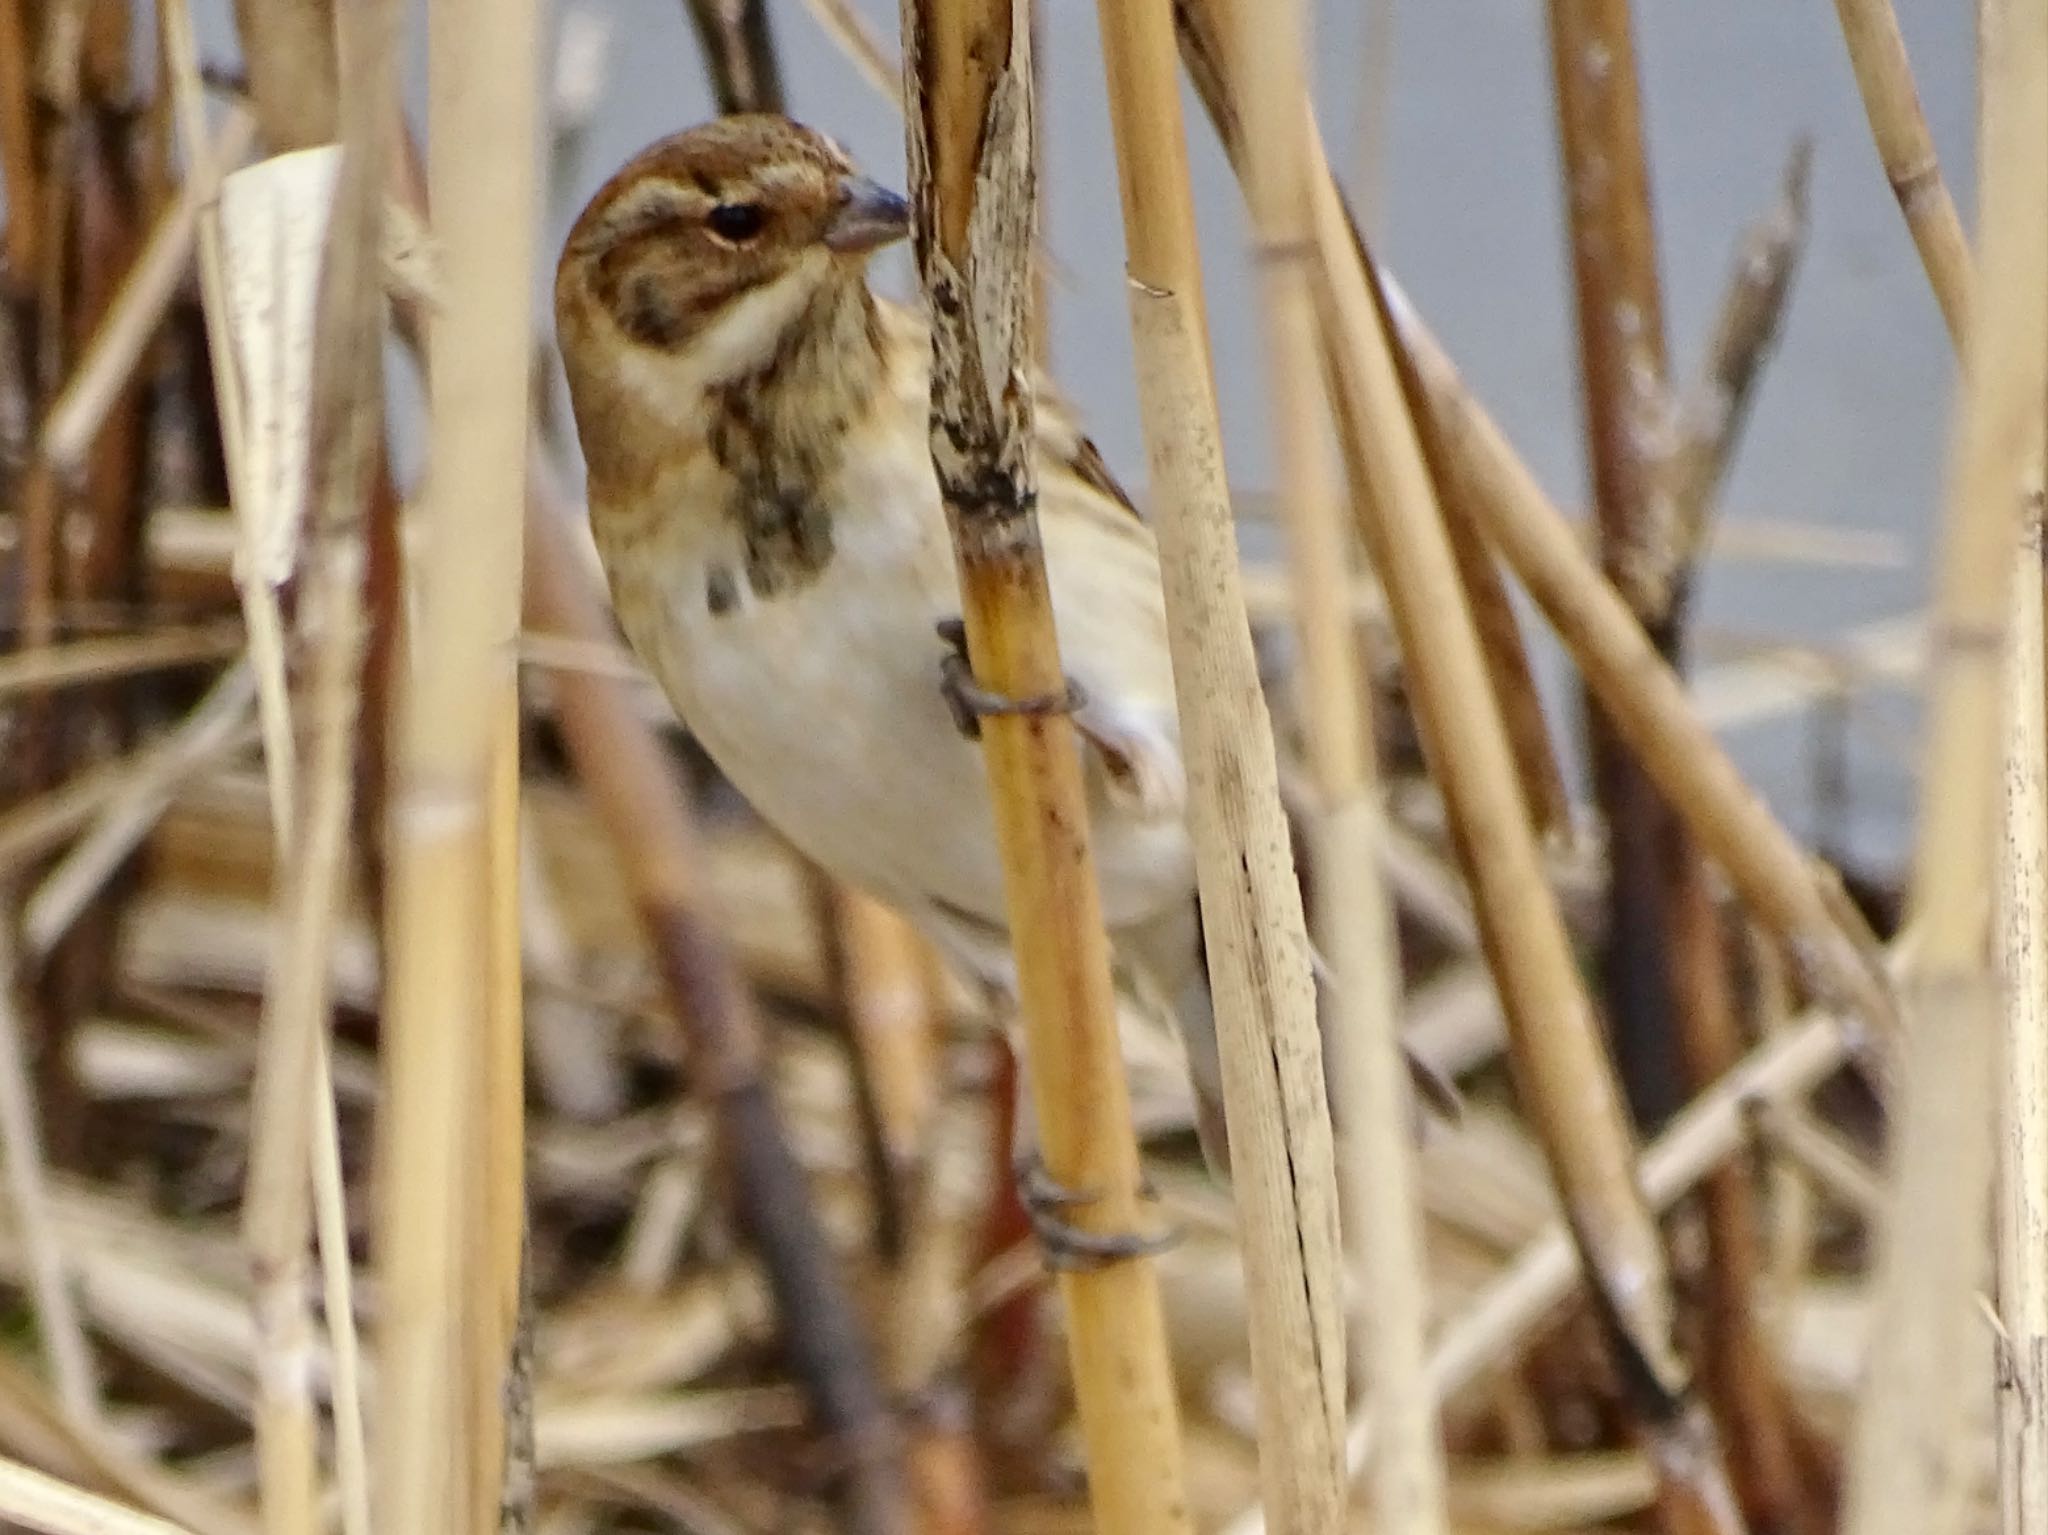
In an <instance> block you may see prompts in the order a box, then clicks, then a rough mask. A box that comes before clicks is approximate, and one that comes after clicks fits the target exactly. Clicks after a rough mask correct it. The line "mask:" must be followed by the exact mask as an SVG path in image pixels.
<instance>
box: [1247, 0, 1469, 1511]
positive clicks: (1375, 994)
mask: <svg viewBox="0 0 2048 1535" xmlns="http://www.w3.org/2000/svg"><path fill="white" fill-rule="evenodd" d="M1304 9H1305V6H1304V5H1303V4H1301V3H1298V0H1268V3H1263V4H1262V3H1259V0H1235V24H1236V27H1237V39H1238V44H1239V51H1240V56H1241V57H1242V59H1243V61H1244V62H1243V73H1242V76H1241V78H1242V80H1243V82H1244V94H1243V98H1242V99H1243V103H1244V118H1243V120H1244V134H1245V147H1244V157H1243V163H1244V166H1245V171H1246V175H1245V187H1246V199H1247V202H1248V204H1249V205H1250V208H1251V214H1252V223H1253V229H1254V239H1255V241H1256V245H1255V252H1256V255H1257V257H1258V270H1259V282H1260V288H1261V297H1262V299H1263V303H1264V308H1265V325H1266V334H1267V345H1266V357H1267V388H1268V399H1269V402H1270V403H1269V407H1268V413H1269V415H1270V417H1271V423H1272V430H1273V433H1274V456H1275V461H1276V462H1277V463H1279V464H1280V465H1281V473H1282V484H1281V486H1280V494H1281V499H1282V504H1283V510H1284V512H1285V514H1286V519H1287V543H1288V555H1289V568H1290V574H1291V578H1292V585H1293V589H1294V595H1295V624H1296V630H1297V633H1298V634H1299V635H1300V638H1301V646H1302V677H1301V681H1302V693H1303V698H1302V718H1303V720H1304V722H1305V729H1306V731H1307V735H1308V758H1309V769H1310V773H1311V775H1312V777H1313V781H1314V787H1315V791H1316V801H1317V802H1316V804H1315V806H1314V807H1313V812H1312V819H1311V848H1312V855H1311V866H1312V872H1313V878H1314V881H1315V889H1316V892H1317V897H1318V899H1317V911H1316V917H1317V921H1316V935H1317V938H1318V941H1319V946H1320V948H1321V950H1322V953H1323V957H1324V959H1325V960H1326V961H1327V963H1328V964H1329V967H1330V977H1331V979H1330V985H1329V988H1328V990H1329V994H1328V996H1327V997H1326V998H1325V999H1324V1002H1323V1005H1324V1006H1325V1007H1327V1008H1328V1009H1329V1010H1330V1014H1329V1016H1330V1019H1331V1023H1332V1028H1331V1030H1330V1034H1329V1036H1328V1038H1329V1040H1330V1053H1331V1055H1332V1056H1333V1057H1334V1059H1331V1060H1326V1069H1328V1070H1329V1071H1330V1073H1331V1080H1332V1083H1333V1084H1334V1091H1333V1094H1332V1096H1333V1098H1334V1099H1335V1102H1336V1104H1337V1106H1338V1109H1339V1114H1340V1118H1341V1120H1342V1122H1343V1124H1344V1127H1345V1129H1344V1133H1343V1135H1342V1136H1341V1137H1340V1139H1339V1142H1338V1150H1339V1153H1340V1165H1341V1169H1342V1175H1343V1180H1344V1188H1343V1192H1344V1210H1345V1212H1346V1215H1347V1217H1348V1219H1347V1227H1348V1230H1347V1236H1346V1247H1347V1249H1348V1252H1349V1261H1350V1263H1351V1266H1352V1271H1353V1273H1354V1275H1355V1276H1356V1282H1357V1293H1356V1295H1355V1302H1354V1309H1353V1312H1352V1315H1353V1317H1354V1318H1355V1319H1356V1325H1357V1326H1358V1327H1359V1328H1360V1330H1361V1331H1362V1332H1363V1333H1364V1335H1365V1336H1364V1339H1363V1340H1362V1342H1358V1343H1354V1344H1353V1348H1352V1352H1353V1356H1354V1357H1356V1358H1358V1359H1359V1360H1361V1361H1362V1363H1363V1366H1364V1374H1365V1394H1366V1397H1367V1399H1368V1400H1369V1401H1371V1402H1372V1404H1373V1411H1374V1415H1375V1417H1376V1419H1377V1421H1378V1422H1379V1424H1380V1425H1381V1436H1382V1438H1381V1450H1380V1453H1379V1456H1378V1457H1377V1458H1376V1460H1375V1461H1374V1463H1373V1467H1372V1474H1371V1477H1370V1487H1371V1492H1372V1508H1373V1515H1374V1528H1375V1529H1377V1530H1381V1531H1383V1532H1385V1535H1432V1532H1437V1531H1441V1530H1443V1529H1444V1527H1445V1525H1444V1520H1445V1511H1444V1463H1443V1447H1442V1444H1441V1442H1440V1439H1439V1437H1438V1429H1437V1419H1436V1411H1435V1406H1434V1403H1433V1402H1432V1401H1431V1399H1430V1396H1429V1392H1428V1390H1427V1388H1426V1386H1425V1385H1424V1383H1423V1361H1424V1358H1425V1355H1426V1352H1427V1343H1426V1334H1427V1329H1428V1325H1429V1289H1428V1274H1427V1268H1426V1264H1425V1260H1424V1256H1423V1242H1422V1213H1421V1204H1420V1200H1419V1197H1418V1194H1417V1189H1416V1169H1415V1157H1414V1149H1413V1146H1412V1143H1411V1126H1412V1124H1413V1105H1412V1100H1411V1099H1410V1097H1409V1089H1408V1073H1407V1068H1406V1065H1405V1063H1404V1060H1403V1056H1402V1050H1401V1040H1400V1022H1399V1019H1400V962H1399V959H1398V950H1397V948H1396V944H1395V940H1394V929H1393V912H1392V909H1391V907H1390V905H1389V903H1388V899H1387V893H1386V888H1385V886H1384V885H1383V884H1382V883H1381V880H1380V876H1379V872H1378V863H1379V848H1378V844H1379V841H1380V835H1381V824H1382V821H1383V819H1384V814H1385V812H1384V807H1383V804H1382V801H1381V796H1380V785H1379V776H1378V771H1377V765H1376V763H1375V761H1374V754H1375V739H1374V733H1373V728H1372V720H1371V716H1370V713H1369V708H1370V699H1371V693H1370V691H1369V690H1368V687H1367V685H1366V681H1365V679H1364V677H1363V676H1362V670H1363V669H1362V667H1361V666H1360V659H1361V658H1360V653H1359V647H1358V643H1357V629H1356V626H1355V624H1354V623H1353V621H1352V612H1351V601H1350V595H1351V580H1352V576H1351V570H1352V565H1353V539H1352V535H1351V531H1350V529H1348V528H1347V527H1346V526H1345V525H1344V521H1343V514H1342V509H1341V508H1340V506H1339V504H1338V501H1337V494H1336V489H1337V488H1336V484H1335V482H1334V477H1333V476H1332V474H1331V472H1330V443H1329V441H1328V438H1327V436H1326V434H1325V431H1324V429H1323V428H1324V419H1325V410H1326V408H1327V407H1326V406H1325V404H1324V403H1323V402H1321V401H1319V400H1318V399H1317V398H1316V395H1315V388H1316V382H1317V379H1318V376H1319V373H1318V365H1319V362H1320V353H1321V347H1320V345H1319V335H1320V326H1319V323H1318V320H1317V316H1316V309H1315V300H1316V289H1315V276H1316V268H1315V255H1316V248H1315V243H1314V208H1313V196H1312V190H1311V186H1310V179H1309V173H1310V171H1311V169H1312V168H1313V161H1312V158H1311V152H1312V146H1311V144H1310V143H1309V137H1308V134H1307V132H1306V131H1305V130H1306V129H1307V128H1308V126H1309V124H1310V122H1311V119H1310V118H1309V116H1308V115H1307V114H1305V113H1304V112H1303V111H1302V103H1303V102H1304V101H1306V100H1307V99H1309V86H1308V80H1307V71H1306V48H1305V35H1304V34H1305V31H1306V25H1305V22H1304V18H1303V15H1302V12H1303V10H1304ZM1267 1410H1268V1411H1269V1412H1273V1413H1278V1412H1283V1411H1287V1410H1289V1404H1287V1403H1286V1402H1284V1401H1279V1400H1275V1401H1273V1402H1271V1403H1270V1404H1269V1405H1268V1407H1267ZM1282 1432H1284V1430H1283V1431H1282ZM1304 1469H1305V1470H1316V1471H1320V1470H1322V1469H1323V1467H1322V1465H1321V1463H1320V1462H1318V1463H1317V1465H1316V1466H1314V1467H1311V1468H1304ZM1318 1491H1321V1489H1318ZM1330 1492H1331V1494H1332V1496H1333V1498H1334V1507H1333V1508H1332V1509H1331V1510H1330V1511H1329V1512H1328V1513H1327V1514H1323V1513H1322V1511H1320V1510H1319V1511H1318V1514H1319V1517H1326V1518H1328V1519H1329V1520H1330V1521H1331V1523H1330V1527H1331V1528H1338V1527H1341V1526H1342V1524H1343V1520H1344V1514H1343V1510H1344V1507H1345V1504H1346V1502H1347V1501H1348V1500H1347V1498H1346V1497H1345V1494H1344V1488H1343V1485H1342V1482H1341V1480H1340V1481H1339V1482H1338V1484H1337V1485H1336V1487H1335V1488H1333V1489H1330ZM1289 1527H1292V1526H1289Z"/></svg>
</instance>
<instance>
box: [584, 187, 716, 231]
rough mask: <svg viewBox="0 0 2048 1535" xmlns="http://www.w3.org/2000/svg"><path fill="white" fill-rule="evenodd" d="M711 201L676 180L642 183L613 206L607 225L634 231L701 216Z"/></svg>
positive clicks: (616, 229) (620, 229)
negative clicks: (666, 220)
mask: <svg viewBox="0 0 2048 1535" xmlns="http://www.w3.org/2000/svg"><path fill="white" fill-rule="evenodd" d="M709 204H710V200H709V199H708V198H706V197H705V196H704V194H703V193H702V192H700V191H698V190H697V189H696V188H695V187H686V186H682V185H680V184H679V183H677V182H673V181H643V182H641V183H640V184H639V185H638V186H635V187H632V188H630V189H628V191H627V192H626V194H625V196H623V197H621V198H620V199H619V200H618V202H616V203H615V204H613V206H612V210H611V213H610V215H609V216H608V217H607V218H606V219H605V222H606V223H607V224H608V225H610V226H611V228H612V229H613V230H614V231H622V230H627V229H634V228H638V227H641V226H643V225H648V224H656V223H660V222H661V221H662V220H664V219H672V218H687V217H690V216H692V215H695V214H698V213H702V212H703V211H704V209H705V208H706V207H708V206H709Z"/></svg>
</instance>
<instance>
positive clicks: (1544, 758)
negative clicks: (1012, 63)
mask: <svg viewBox="0 0 2048 1535" xmlns="http://www.w3.org/2000/svg"><path fill="white" fill-rule="evenodd" d="M1174 22H1175V27H1176V31H1177V36H1178V40H1179V42H1180V47H1181V57H1182V60H1183V62H1184V63H1185V64H1186V65H1187V69H1188V75H1189V78H1190V79H1191V80H1192V81H1193V82H1194V84H1195V88H1196V90H1197V92H1198V93H1199V94H1200V96H1201V98H1202V102H1203V106H1204V107H1205V108H1206V109H1207V111H1208V114H1209V117H1210V120H1211V122H1212V123H1213V124H1214V126H1215V128H1216V131H1217V134H1218V135H1219V136H1220V137H1221V138H1222V140H1223V146H1224V149H1225V151H1226V152H1227V153H1228V154H1229V155H1230V156H1231V157H1232V160H1233V162H1234V163H1235V164H1236V165H1237V166H1238V167H1239V169H1240V171H1241V170H1242V163H1243V154H1244V142H1243V130H1242V125H1241V123H1240V121H1239V118H1238V113H1237V106H1236V103H1235V100H1234V99H1233V98H1232V97H1231V95H1230V92H1229V87H1228V86H1227V84H1226V83H1225V81H1224V78H1223V75H1224V43H1223V38H1222V36H1221V35H1220V34H1219V33H1218V32H1217V31H1216V28H1217V26H1218V23H1217V21H1216V18H1215V17H1214V16H1213V15H1211V14H1210V8H1209V7H1207V6H1203V5H1191V4H1188V3H1185V0H1183V3H1179V4H1176V5H1175V7H1174ZM1340 195H1341V194H1340ZM1322 339H1323V346H1322V366H1323V372H1324V387H1325V388H1326V389H1328V390H1329V391H1330V395H1331V401H1332V404H1333V406H1334V408H1335V414H1336V418H1337V426H1338V431H1339V434H1340V435H1341V434H1342V433H1343V432H1344V431H1345V430H1346V427H1345V422H1346V421H1348V419H1349V418H1350V415H1351V407H1350V406H1349V404H1348V403H1346V401H1345V400H1344V397H1343V390H1344V380H1343V377H1342V374H1341V372H1340V370H1339V369H1338V367H1337V362H1336V352H1335V348H1334V346H1333V345H1332V344H1331V341H1330V338H1329V336H1328V335H1327V333H1325V334H1324V336H1323V338H1322ZM1416 425H1417V428H1418V430H1421V431H1422V435H1423V451H1424V453H1425V454H1426V455H1428V457H1429V458H1430V460H1431V462H1432V464H1434V461H1435V458H1436V455H1437V453H1438V451H1439V449H1438V445H1437V443H1436V442H1435V441H1434V440H1433V437H1432V436H1431V434H1430V432H1429V431H1427V430H1424V429H1425V428H1427V427H1428V425H1429V423H1428V422H1426V421H1422V420H1418V421H1417V423H1416ZM1345 459H1346V464H1347V471H1346V472H1347V478H1348V479H1353V481H1354V482H1353V483H1352V485H1351V495H1352V497H1353V499H1354V500H1356V499H1357V498H1358V497H1360V496H1363V495H1366V494H1368V491H1367V490H1366V489H1365V488H1364V487H1363V486H1361V485H1359V484H1357V483H1355V477H1353V476H1351V475H1350V470H1349V466H1350V465H1351V463H1353V462H1354V461H1355V459H1356V455H1355V454H1354V453H1352V452H1351V451H1350V450H1349V449H1348V448H1347V450H1346V453H1345ZM1431 472H1432V473H1433V474H1434V473H1435V472H1436V471H1435V470H1434V469H1432V471H1431ZM1448 509H1450V508H1448V507H1447V510H1448ZM1469 521H1470V519H1466V518H1455V517H1454V518H1452V519H1450V520H1449V522H1448V531H1449V533H1450V537H1451V546H1452V549H1453V552H1454V553H1455V554H1456V556H1457V561H1458V573H1459V578H1460V581H1461V582H1462V584H1463V586H1464V589H1465V594H1466V598H1467V600H1468V601H1469V602H1470V603H1471V605H1472V618H1473V622H1474V624H1475V625H1476V626H1477V628H1478V631H1479V639H1480V643H1481V645H1482V646H1483V647H1484V648H1485V652H1486V666H1487V673H1488V675H1489V676H1490V677H1491V678H1492V679H1493V685H1494V693H1495V696H1496V697H1497V698H1498V699H1499V700H1500V706H1501V713H1502V717H1503V719H1504V722H1505V723H1506V726H1507V731H1508V739H1509V741H1510V743H1511V744H1512V746H1513V748H1514V753H1513V754H1514V758H1515V771H1516V773H1517V775H1518V776H1519V777H1520V778H1521V781H1522V792H1523V793H1524V795H1525V796H1527V799H1528V803H1529V811H1530V815H1531V816H1532V817H1533V819H1534V822H1535V825H1536V829H1537V830H1538V832H1539V833H1541V834H1543V835H1544V836H1546V837H1568V836H1569V835H1570V832H1571V802H1570V798H1569V796H1568V794H1567V792H1566V789H1565V783H1564V774H1563V772H1562V770H1561V769H1560V768H1559V766H1558V761H1557V753H1556V750H1555V747H1554V745H1553V743H1552V741H1551V737H1550V725H1549V722H1548V721H1547V720H1546V719H1545V718H1544V714H1543V699H1542V696H1541V694H1540V693H1539V692H1538V691H1537V687H1536V680H1535V674H1534V672H1533V671H1532V670H1531V668H1530V665H1529V656H1528V652H1527V650H1526V648H1525V647H1524V645H1523V643H1522V633H1521V624H1520V622H1519V620H1518V619H1517V618H1516V616H1515V611H1514V608H1513V606H1512V604H1511V603H1510V602H1509V599H1508V593H1507V588H1506V587H1505V585H1503V584H1502V581H1501V576H1500V571H1499V568H1498V567H1497V566H1496V565H1495V563H1494V560H1493V557H1492V555H1491V554H1490V553H1489V552H1488V550H1487V549H1486V546H1485V544H1484V542H1483V541H1482V540H1481V539H1480V537H1479V535H1478V533H1477V531H1476V530H1475V529H1474V528H1472V527H1470V526H1468V524H1469Z"/></svg>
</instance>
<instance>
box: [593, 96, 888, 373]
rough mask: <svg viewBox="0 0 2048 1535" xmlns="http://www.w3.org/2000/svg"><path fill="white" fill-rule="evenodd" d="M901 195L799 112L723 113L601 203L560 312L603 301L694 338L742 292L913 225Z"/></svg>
mask: <svg viewBox="0 0 2048 1535" xmlns="http://www.w3.org/2000/svg"><path fill="white" fill-rule="evenodd" d="M908 220H909V215H908V210H907V208H906V207H905V205H904V204H903V201H902V199H901V198H899V197H897V196H895V195H894V194H893V193H890V192H887V191H885V190H883V189H882V188H881V187H878V186H876V185H875V184H874V183H873V182H871V181H869V180H867V179H866V178H865V177H863V176H861V175H860V174H859V172H858V171H856V170H855V168H854V166H853V163H852V161H851V160H849V159H848V158H847V156H846V154H845V152H844V151H842V150H841V149H840V148H839V147H838V146H837V145H836V144H834V143H833V142H832V141H831V140H829V139H827V138H826V137H824V135H822V134H819V133H816V132H814V131H812V130H811V129H809V128H806V127H803V126H802V125H801V124H798V123H794V122H791V121H789V120H788V119H787V118H783V117H776V116H769V115H759V114H745V115H738V116H733V117H725V118H719V119H717V120H715V121H712V122H709V123H705V124H703V125H702V126H700V127H696V128H691V129H689V130H687V131H686V132H683V133H678V134H676V135H674V136H672V137H670V138H666V139H663V140H661V141H660V142H659V143H657V144H654V145H652V146H651V147H649V148H648V149H646V150H644V151H642V152H641V153H640V154H639V155H637V156H635V157H634V158H633V159H632V160H630V161H628V162H627V163H626V165H625V166H624V167H623V168H621V169H620V171H619V172H618V174H617V175H615V176H613V177H612V178H611V180H610V181H608V182H606V183H605V185H604V186H603V187H602V188H601V189H600V190H599V191H598V193H597V195H596V196H595V197H594V198H592V199H591V201H590V204H589V206H587V207H586V208H585V209H584V210H583V213H582V215H581V216H580V217H579V218H578V219H577V220H576V224H575V227H574V228H573V229H572V230H571V231H570V235H569V240H568V243H567V245H566V246H565V247H564V248H563V251H562V259H561V264H560V266H559V267H558V269H557V272H556V305H557V309H558V311H564V310H569V309H573V308H575V307H577V306H579V305H581V306H594V307H595V308H596V309H597V310H600V311H602V312H603V313H604V314H605V315H607V316H609V317H610V319H611V321H612V322H613V323H614V324H616V326H617V327H618V329H619V331H621V332H622V333H623V335H624V337H625V338H626V339H627V340H629V341H630V342H632V343H634V344H637V345H639V346H642V347H649V348H654V349H657V350H662V351H676V350H680V349H682V348H684V347H686V346H688V345H689V344H690V343H691V341H692V340H694V339H696V338H697V337H698V336H699V335H701V334H702V333H703V332H704V331H705V330H706V328H707V327H708V326H709V325H710V324H711V323H712V322H714V321H715V320H717V319H718V318H719V317H720V316H721V315H722V314H724V313H725V312H726V311H727V310H728V309H729V308H730V307H731V306H732V305H733V304H734V302H735V301H736V300H738V299H741V298H743V297H745V296H746V295H748V294H749V293H751V292H754V291H756V290H759V289H762V288H765V287H768V286H770V285H773V284H775V283H777V282H779V281H780V280H781V279H782V278H784V277H786V276H789V275H791V274H792V272H794V271H795V270H796V269H797V268H799V267H801V266H803V265H804V264H806V263H817V262H819V261H821V260H823V259H829V258H830V257H834V256H841V257H858V256H862V255H864V254H865V253H866V252H868V251H871V250H873V249H874V248H876V247H877V246H879V245H882V244H886V243H887V242H888V241H890V240H892V239H895V238H898V237H900V236H901V235H902V234H904V233H905V232H906V231H907V229H908Z"/></svg>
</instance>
